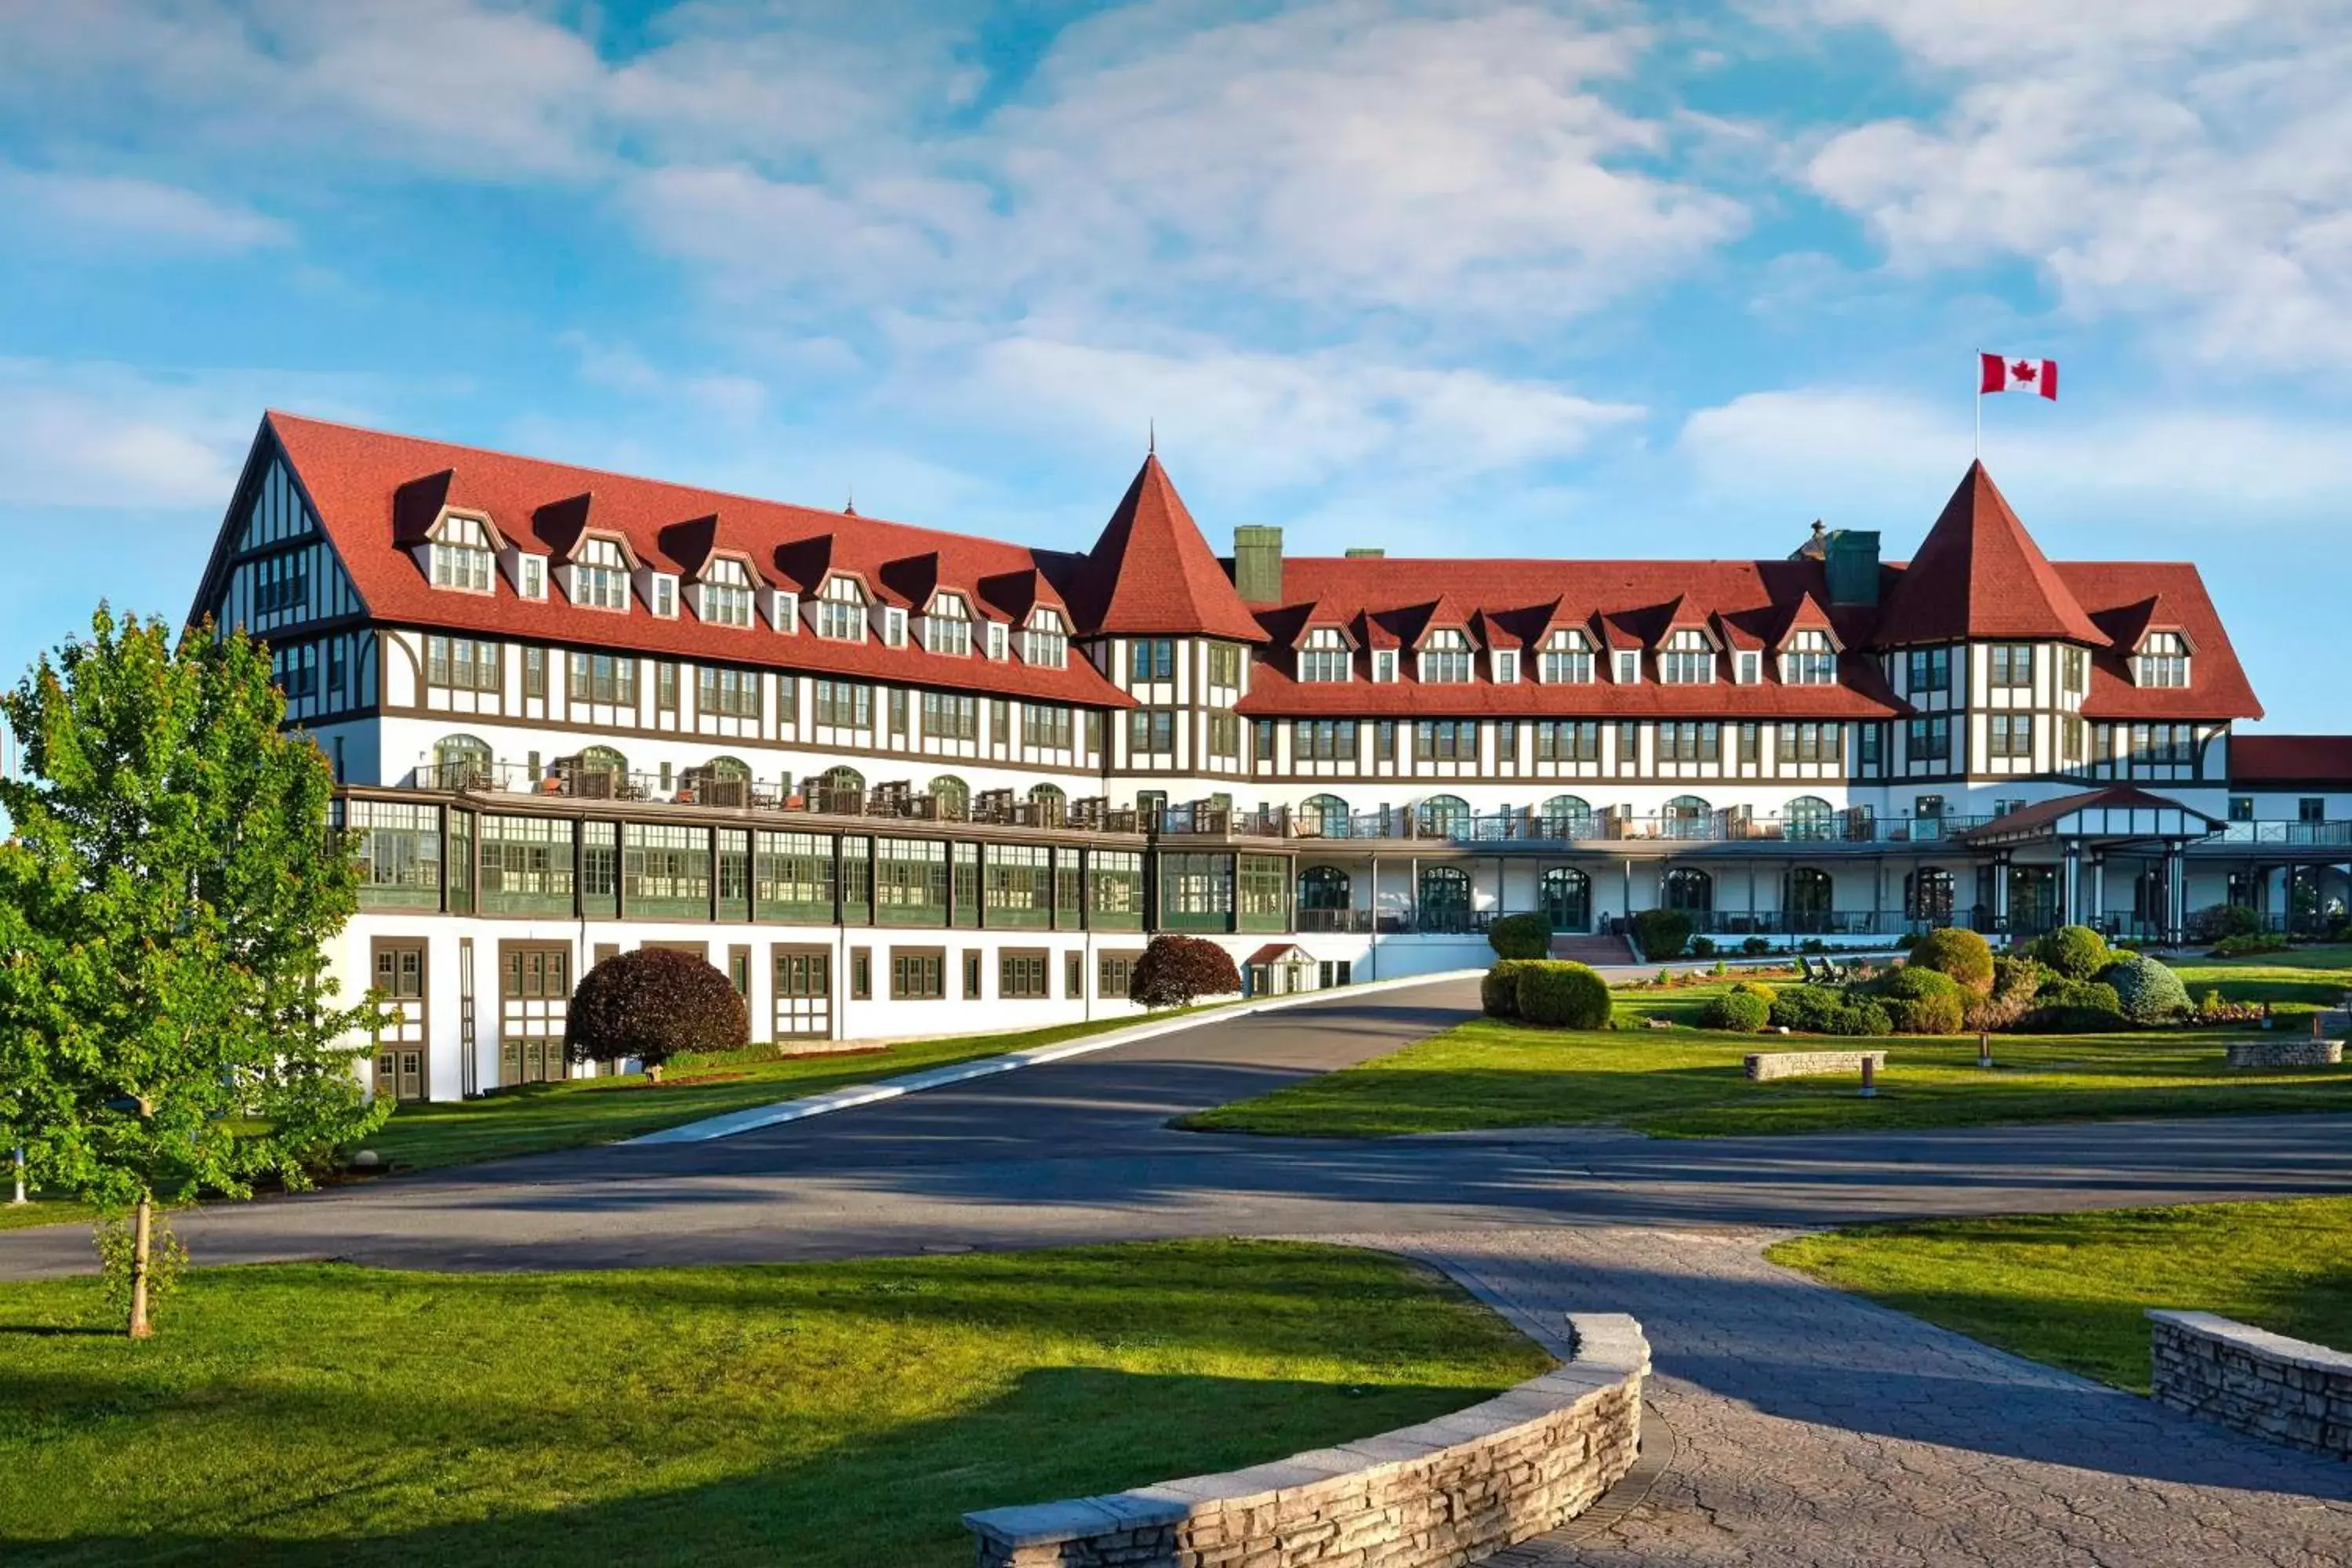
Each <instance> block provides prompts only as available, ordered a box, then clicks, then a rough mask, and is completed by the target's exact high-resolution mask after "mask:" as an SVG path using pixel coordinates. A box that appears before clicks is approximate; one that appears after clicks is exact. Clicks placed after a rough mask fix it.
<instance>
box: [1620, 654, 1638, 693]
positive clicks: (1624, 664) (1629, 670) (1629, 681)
mask: <svg viewBox="0 0 2352 1568" xmlns="http://www.w3.org/2000/svg"><path fill="white" fill-rule="evenodd" d="M1641 683H1642V656H1641V655H1640V654H1639V653H1637V652H1635V651H1634V650H1633V649H1632V648H1621V649H1619V650H1618V654H1617V684H1618V685H1620V686H1639V685H1640V684H1641Z"/></svg>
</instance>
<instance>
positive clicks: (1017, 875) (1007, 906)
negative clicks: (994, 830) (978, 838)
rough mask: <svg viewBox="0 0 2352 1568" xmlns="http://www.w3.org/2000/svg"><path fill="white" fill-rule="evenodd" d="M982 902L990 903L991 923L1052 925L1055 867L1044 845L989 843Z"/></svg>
mask: <svg viewBox="0 0 2352 1568" xmlns="http://www.w3.org/2000/svg"><path fill="white" fill-rule="evenodd" d="M959 847H960V848H961V846H959ZM981 901H982V903H983V904H984V905H986V906H987V909H988V923H989V924H991V925H1016V926H1037V927H1043V926H1046V925H1050V924H1051V923H1052V922H1053V918H1054V882H1053V866H1052V863H1051V861H1050V859H1049V858H1048V852H1047V850H1046V849H1045V846H1043V845H1040V844H992V845H990V846H989V847H988V864H987V867H986V868H985V870H984V872H983V873H982V884H981Z"/></svg>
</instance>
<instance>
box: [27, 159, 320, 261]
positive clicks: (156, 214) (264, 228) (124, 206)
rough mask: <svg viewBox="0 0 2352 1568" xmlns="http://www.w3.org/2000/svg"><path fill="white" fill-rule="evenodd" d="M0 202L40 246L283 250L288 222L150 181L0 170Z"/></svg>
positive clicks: (177, 187)
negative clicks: (61, 243)
mask: <svg viewBox="0 0 2352 1568" xmlns="http://www.w3.org/2000/svg"><path fill="white" fill-rule="evenodd" d="M0 203H5V205H7V206H9V207H10V208H11V209H13V210H14V212H15V213H16V216H17V217H18V218H19V220H20V225H19V228H18V234H19V236H20V237H22V238H25V239H28V240H32V241H34V242H37V243H39V244H42V245H45V246H46V245H52V244H56V243H58V242H59V241H61V240H62V241H65V242H68V243H70V242H72V241H74V240H78V239H79V240H85V241H99V242H110V243H112V242H131V243H135V244H138V245H140V246H143V247H155V248H160V249H164V250H173V251H225V252H233V251H241V250H250V249H253V248H256V247H261V246H270V245H283V244H285V243H286V242H287V241H288V240H289V238H291V234H290V233H289V230H288V229H287V227H286V226H285V225H284V224H281V223H279V222H278V220H277V219H275V218H271V217H268V216H264V215H262V214H260V213H257V212H255V211H254V210H252V209H251V208H250V207H245V206H238V205H233V204H230V203H226V202H218V201H215V200H213V199H212V198H210V197H208V196H205V195H200V194H198V193H197V192H194V191H191V190H186V189H184V188H182V187H180V186H178V185H167V184H157V183H156V182H155V181H152V180H139V179H125V178H119V177H118V178H108V177H101V176H96V175H88V174H53V173H42V172H37V171H34V170H28V169H11V168H8V167H6V166H5V165H0Z"/></svg>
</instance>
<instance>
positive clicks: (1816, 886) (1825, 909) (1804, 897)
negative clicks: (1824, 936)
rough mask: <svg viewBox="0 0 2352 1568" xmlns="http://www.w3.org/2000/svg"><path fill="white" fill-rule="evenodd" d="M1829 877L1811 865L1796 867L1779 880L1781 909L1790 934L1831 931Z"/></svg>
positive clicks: (1825, 872) (1826, 873) (1830, 885)
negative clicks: (1794, 932) (1786, 920)
mask: <svg viewBox="0 0 2352 1568" xmlns="http://www.w3.org/2000/svg"><path fill="white" fill-rule="evenodd" d="M1831 887H1832V884H1831V882H1830V874H1829V873H1828V872H1827V871H1823V870H1820V869H1817V868H1814V867H1811V866H1798V867H1793V868H1790V871H1789V872H1788V874H1787V875H1785V876H1783V877H1782V878H1781V879H1780V909H1781V911H1782V913H1784V914H1785V915H1786V916H1787V917H1788V921H1789V929H1790V931H1827V930H1829V929H1830V925H1831V919H1830V906H1831V902H1832V899H1831Z"/></svg>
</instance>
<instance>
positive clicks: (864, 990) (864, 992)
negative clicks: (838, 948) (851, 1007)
mask: <svg viewBox="0 0 2352 1568" xmlns="http://www.w3.org/2000/svg"><path fill="white" fill-rule="evenodd" d="M873 997H874V950H873V949H872V948H870V947H853V948H851V949H850V950H849V999H850V1000H851V1001H853V1002H867V1001H871V1000H873Z"/></svg>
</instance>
